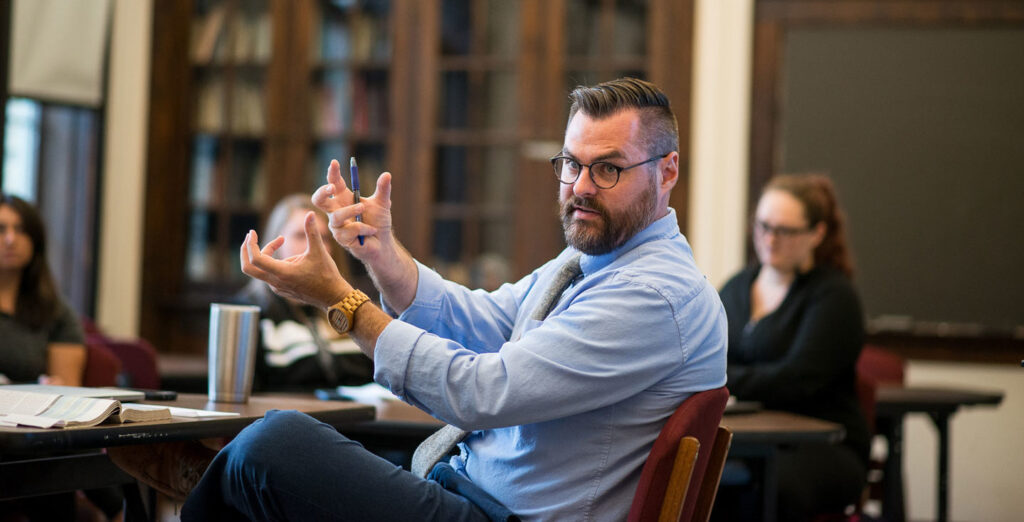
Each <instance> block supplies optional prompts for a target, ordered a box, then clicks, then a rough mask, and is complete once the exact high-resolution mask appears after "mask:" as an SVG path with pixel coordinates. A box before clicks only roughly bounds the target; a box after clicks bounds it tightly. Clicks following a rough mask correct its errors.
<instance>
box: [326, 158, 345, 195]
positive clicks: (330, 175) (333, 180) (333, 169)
mask: <svg viewBox="0 0 1024 522" xmlns="http://www.w3.org/2000/svg"><path fill="white" fill-rule="evenodd" d="M327 184H328V185H336V186H337V185H340V187H338V188H345V186H346V185H345V179H344V178H342V177H341V163H338V160H336V159H332V160H331V164H330V165H329V166H328V167H327Z"/></svg>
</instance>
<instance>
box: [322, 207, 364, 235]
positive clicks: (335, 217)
mask: <svg viewBox="0 0 1024 522" xmlns="http://www.w3.org/2000/svg"><path fill="white" fill-rule="evenodd" d="M363 212H366V206H365V205H363V204H362V203H358V204H356V205H349V206H347V207H341V208H339V209H338V210H335V211H334V212H331V213H330V215H329V216H328V217H329V218H330V219H329V223H328V225H330V227H331V228H335V229H341V228H344V227H345V226H346V225H348V224H349V223H350V222H351V220H354V219H355V217H356V216H358V215H360V214H362V213H363Z"/></svg>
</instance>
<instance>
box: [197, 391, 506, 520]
mask: <svg viewBox="0 0 1024 522" xmlns="http://www.w3.org/2000/svg"><path fill="white" fill-rule="evenodd" d="M181 519H182V520H183V521H189V520H217V521H222V520H247V519H248V520H358V521H366V520H381V521H385V520H396V521H397V520H401V521H408V520H439V521H440V520H443V521H449V520H450V521H475V522H480V521H486V520H487V515H485V514H484V513H483V512H482V511H481V510H480V509H479V508H478V507H476V506H475V505H474V504H473V503H471V502H470V501H468V500H466V499H465V498H463V497H461V496H459V495H456V494H454V493H451V492H449V491H447V490H445V489H444V488H443V487H441V485H440V484H438V483H437V482H433V481H429V480H426V479H422V478H420V477H417V476H415V475H413V474H412V473H409V472H407V471H405V470H403V469H402V468H401V467H398V466H395V465H394V464H392V463H390V462H388V461H386V460H384V459H382V458H380V457H377V456H376V455H374V454H372V453H370V452H369V451H366V450H365V449H364V448H363V446H362V445H361V444H359V443H358V442H355V441H352V440H349V439H348V438H346V437H344V436H343V435H341V434H340V433H338V432H337V431H336V430H335V429H334V428H332V427H331V426H329V425H327V424H324V423H322V422H319V421H317V420H316V419H313V418H312V417H310V416H308V415H306V414H303V413H299V412H297V411H278V410H271V411H268V412H267V414H266V416H265V417H264V418H263V419H262V420H259V421H256V422H255V423H253V424H252V425H250V426H249V427H247V428H245V429H244V430H242V432H241V433H239V434H238V436H237V437H235V439H234V440H233V441H231V443H230V444H228V445H227V446H225V447H224V449H222V450H221V451H220V453H218V454H217V456H216V458H214V460H213V462H212V463H211V464H210V467H209V468H207V470H206V473H205V474H204V475H203V478H202V479H201V480H200V481H199V484H198V485H197V486H196V488H195V489H194V490H193V491H192V494H191V495H189V497H188V499H187V500H186V501H185V505H184V507H183V508H182V511H181Z"/></svg>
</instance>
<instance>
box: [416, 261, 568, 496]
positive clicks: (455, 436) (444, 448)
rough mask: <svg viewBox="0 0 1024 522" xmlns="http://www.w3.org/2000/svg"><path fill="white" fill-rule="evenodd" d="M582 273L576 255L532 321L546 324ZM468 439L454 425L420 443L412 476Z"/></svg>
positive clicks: (425, 470) (557, 277)
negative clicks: (559, 301) (564, 293)
mask: <svg viewBox="0 0 1024 522" xmlns="http://www.w3.org/2000/svg"><path fill="white" fill-rule="evenodd" d="M580 273H582V271H581V270H580V256H579V254H576V255H575V256H573V257H572V258H571V259H569V260H568V261H566V262H565V264H564V265H562V268H561V269H559V271H558V273H557V274H555V278H554V279H553V280H552V281H551V285H550V286H548V290H547V292H545V293H544V297H543V298H542V299H541V301H540V303H539V304H538V305H537V308H535V309H534V310H533V315H532V316H531V317H532V318H533V319H536V320H538V321H543V320H544V318H546V317H547V316H548V314H549V313H551V309H552V308H554V307H555V303H557V302H558V298H559V297H561V296H562V292H564V291H565V289H566V288H569V285H570V284H572V282H573V281H575V280H576V278H577V277H579V275H580ZM466 435H469V432H468V431H464V430H461V429H459V428H456V427H455V426H452V425H451V424H447V425H445V426H444V427H443V428H441V429H439V430H437V431H436V432H434V434H433V435H431V436H429V437H427V438H426V440H424V441H423V442H421V443H420V445H419V446H418V447H417V448H416V451H415V453H413V455H412V472H413V473H414V474H415V475H417V476H419V477H426V476H427V475H428V474H429V473H430V470H432V469H434V465H435V464H437V463H438V462H440V461H441V459H442V458H444V456H445V455H448V454H449V453H451V451H452V449H453V448H455V445H456V444H458V443H459V441H461V440H462V439H464V438H466Z"/></svg>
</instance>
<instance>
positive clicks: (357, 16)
mask: <svg viewBox="0 0 1024 522" xmlns="http://www.w3.org/2000/svg"><path fill="white" fill-rule="evenodd" d="M392 16H393V10H392V9H391V2H390V1H388V0H350V1H345V2H338V1H321V2H320V3H319V4H318V5H317V15H316V16H315V20H314V25H315V35H314V37H313V43H312V45H311V46H310V55H311V60H312V61H311V67H310V69H311V70H310V75H311V90H310V93H311V95H310V116H311V117H310V126H311V129H310V132H311V134H312V136H313V139H312V140H311V141H312V144H311V146H312V150H311V151H310V158H312V161H310V162H309V165H308V168H307V172H306V173H305V176H306V185H307V186H308V187H310V189H313V188H315V187H318V186H320V185H321V184H323V182H324V174H325V173H326V171H327V166H328V165H329V163H330V161H331V160H332V159H337V160H338V161H340V162H341V163H342V164H343V165H347V164H348V159H349V157H353V156H354V157H355V158H356V161H357V162H358V164H359V172H360V175H361V179H362V181H363V184H364V185H365V186H366V188H365V189H364V192H366V193H371V192H372V187H373V181H374V177H375V176H377V175H379V174H380V173H381V172H382V171H383V170H384V169H385V166H386V165H385V163H386V158H387V140H388V131H389V129H390V128H391V125H390V115H389V108H390V107H389V100H390V89H391V85H390V75H389V69H390V67H391V63H392V46H391V33H392V30H391V26H392ZM346 181H347V176H346Z"/></svg>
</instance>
